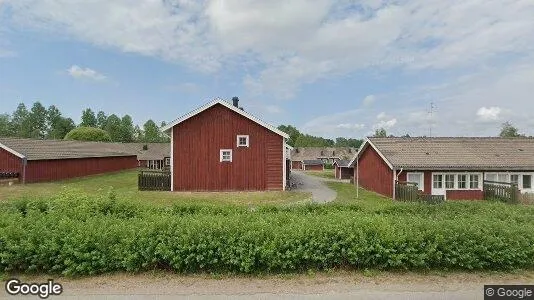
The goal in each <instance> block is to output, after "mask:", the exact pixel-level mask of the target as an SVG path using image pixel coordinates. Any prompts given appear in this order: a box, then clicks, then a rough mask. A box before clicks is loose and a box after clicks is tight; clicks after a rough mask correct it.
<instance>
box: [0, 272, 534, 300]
mask: <svg viewBox="0 0 534 300" xmlns="http://www.w3.org/2000/svg"><path fill="white" fill-rule="evenodd" d="M367 275H368V276H363V275H362V273H349V272H341V273H340V272H335V273H333V274H316V275H291V276H289V275H287V276H276V277H264V278H263V277H262V278H258V277H225V278H214V277H211V276H180V275H174V274H168V273H165V274H163V273H155V274H142V275H124V274H118V275H106V276H98V277H91V278H83V279H65V278H56V279H55V281H56V282H59V283H61V284H62V285H63V288H64V293H63V294H62V295H61V296H54V297H50V298H49V299H83V300H86V299H87V300H88V299H91V300H92V299H121V300H122V299H483V290H482V289H483V286H484V284H533V283H534V271H531V272H521V273H517V274H488V273H472V274H466V273H454V274H446V275H439V274H434V275H420V274H392V273H378V274H370V275H369V274H367ZM21 279H24V280H27V282H46V279H47V277H24V276H22V277H21ZM4 284H5V283H4ZM4 284H3V285H4ZM0 298H2V299H4V298H6V299H37V298H36V297H26V296H17V297H12V296H10V297H8V296H7V294H6V292H5V290H4V289H2V292H1V293H0Z"/></svg>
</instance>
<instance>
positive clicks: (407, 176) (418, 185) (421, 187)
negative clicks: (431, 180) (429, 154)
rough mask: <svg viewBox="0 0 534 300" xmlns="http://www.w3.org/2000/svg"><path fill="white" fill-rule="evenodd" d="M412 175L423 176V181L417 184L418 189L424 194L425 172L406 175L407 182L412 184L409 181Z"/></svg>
mask: <svg viewBox="0 0 534 300" xmlns="http://www.w3.org/2000/svg"><path fill="white" fill-rule="evenodd" d="M410 175H420V176H421V181H420V182H417V189H418V190H420V191H423V192H424V191H425V173H423V172H408V173H406V181H407V182H412V181H410V180H409V178H410Z"/></svg>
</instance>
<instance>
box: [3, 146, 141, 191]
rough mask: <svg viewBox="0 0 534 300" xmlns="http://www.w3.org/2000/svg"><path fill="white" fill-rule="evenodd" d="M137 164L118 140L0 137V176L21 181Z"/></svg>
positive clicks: (58, 178) (57, 178) (47, 179)
mask: <svg viewBox="0 0 534 300" xmlns="http://www.w3.org/2000/svg"><path fill="white" fill-rule="evenodd" d="M135 167H137V157H136V155H135V154H132V153H131V152H129V151H125V150H124V148H123V147H122V146H118V144H117V143H99V142H80V141H63V140H34V139H18V138H0V177H2V174H12V175H10V176H12V177H15V178H18V180H19V181H20V182H22V183H31V182H43V181H55V180H61V179H67V178H73V177H81V176H87V175H94V174H101V173H107V172H115V171H120V170H126V169H133V168H135Z"/></svg>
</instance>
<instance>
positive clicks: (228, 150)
mask: <svg viewBox="0 0 534 300" xmlns="http://www.w3.org/2000/svg"><path fill="white" fill-rule="evenodd" d="M224 152H230V159H224V158H223V156H224V155H223V153H224ZM232 158H233V155H232V149H221V150H220V152H219V161H220V162H232Z"/></svg>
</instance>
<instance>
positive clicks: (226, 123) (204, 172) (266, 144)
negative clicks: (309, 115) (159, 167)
mask: <svg viewBox="0 0 534 300" xmlns="http://www.w3.org/2000/svg"><path fill="white" fill-rule="evenodd" d="M172 130H173V145H172V147H173V162H172V164H173V173H174V174H173V188H174V190H175V191H231V190H240V191H254V190H282V189H283V165H284V163H285V162H284V161H283V154H284V148H283V144H284V138H283V137H281V136H280V135H278V134H276V133H274V132H272V131H270V130H268V129H266V128H264V127H263V126H261V125H259V124H257V123H256V122H253V121H251V120H249V119H247V118H245V117H243V116H241V115H239V114H237V113H236V112H233V111H231V110H230V109H228V108H226V107H224V106H222V105H220V104H217V105H215V106H213V107H211V108H208V109H207V110H205V111H203V112H202V113H200V114H197V115H195V116H193V117H191V118H189V119H187V120H185V121H183V122H182V123H180V124H178V125H176V126H174V127H173V128H172ZM237 135H249V137H250V140H249V143H250V147H237ZM221 149H232V162H220V156H219V155H220V150H221Z"/></svg>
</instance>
